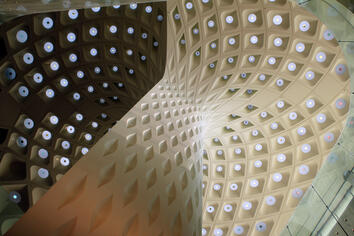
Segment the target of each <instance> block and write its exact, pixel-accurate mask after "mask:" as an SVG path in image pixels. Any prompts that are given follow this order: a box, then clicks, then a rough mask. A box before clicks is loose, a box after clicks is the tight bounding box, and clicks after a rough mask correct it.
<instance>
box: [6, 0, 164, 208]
mask: <svg viewBox="0 0 354 236" xmlns="http://www.w3.org/2000/svg"><path fill="white" fill-rule="evenodd" d="M165 15H166V5H165V4H163V3H154V4H142V5H139V6H138V5H137V4H133V5H130V6H129V5H128V6H122V7H118V6H114V7H109V8H93V9H86V10H70V11H65V12H56V13H46V14H37V15H29V16H24V17H21V18H18V19H16V20H14V21H12V22H9V23H8V24H5V25H3V26H2V27H1V29H0V31H1V40H0V44H1V45H2V46H1V48H2V49H1V59H2V61H1V66H0V73H1V79H0V86H1V87H0V90H1V95H0V96H1V99H2V105H1V108H0V113H1V114H6V115H3V116H1V118H0V125H1V126H0V127H1V140H0V154H1V155H0V156H1V159H0V185H2V186H3V187H5V188H6V189H7V190H9V191H17V192H18V193H19V194H20V196H21V198H22V201H21V202H20V205H21V207H22V209H23V210H24V211H26V210H27V209H28V207H30V206H32V205H33V204H34V203H35V202H36V201H38V199H39V198H40V197H41V196H42V195H43V194H44V193H45V192H46V191H47V189H49V187H50V186H52V185H53V184H54V183H55V182H56V181H57V180H58V179H59V178H60V177H61V176H62V175H63V174H64V173H66V171H67V170H69V169H70V168H71V166H72V165H73V164H75V162H76V161H77V160H79V159H80V158H81V157H82V156H83V155H84V154H86V153H87V151H88V149H89V148H91V147H92V146H93V145H94V144H95V143H96V142H97V141H98V140H99V139H100V138H101V137H102V136H103V134H104V133H106V132H107V130H108V129H109V128H111V127H112V126H113V125H114V124H115V123H116V121H117V120H119V119H121V117H122V116H123V115H124V114H125V113H126V112H127V111H128V110H130V109H131V108H132V107H133V106H134V105H135V104H136V102H138V101H139V99H140V98H141V97H142V96H144V95H145V94H146V93H147V92H148V91H149V90H150V89H151V88H152V87H153V86H154V85H155V84H156V83H157V82H158V81H160V79H161V78H162V76H163V73H164V67H165V57H166V56H165V54H166V34H165V29H166V21H165V20H164V17H165ZM147 22H151V24H150V23H149V24H147ZM132 42H134V43H132Z"/></svg>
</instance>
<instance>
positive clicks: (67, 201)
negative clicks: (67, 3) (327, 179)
mask: <svg viewBox="0 0 354 236" xmlns="http://www.w3.org/2000/svg"><path fill="white" fill-rule="evenodd" d="M150 5H151V6H152V8H151V9H150V8H148V7H147V6H150ZM123 9H124V10H123ZM117 10H119V11H122V12H121V13H122V14H123V16H124V17H123V16H122V18H121V19H120V20H117V16H116V15H115V13H116V11H117ZM102 11H104V16H102V19H101V21H100V20H99V18H96V16H97V15H96V14H103V13H102ZM73 12H74V15H75V14H76V13H75V11H73V10H71V11H66V12H59V13H48V16H49V15H50V14H56V18H55V19H57V20H54V21H53V22H54V23H55V24H56V23H57V22H60V23H59V24H60V25H61V24H63V25H65V26H66V25H67V24H69V23H66V19H67V18H71V16H72V15H71V14H72V13H73ZM100 12H101V13H100ZM64 16H65V17H64ZM79 16H83V17H85V19H82V18H80V19H81V21H79V23H77V25H78V26H77V27H78V31H76V33H75V35H76V36H77V37H80V38H82V44H80V46H79V47H75V48H71V50H78V51H80V56H79V58H84V60H85V64H84V65H82V68H83V69H85V70H88V71H87V72H86V71H85V72H83V74H84V75H86V74H88V75H90V76H91V77H90V78H91V79H92V84H95V86H94V85H92V87H93V91H97V90H99V89H101V87H100V86H102V87H104V86H103V84H102V85H101V83H104V80H108V82H107V83H108V86H109V88H111V87H112V88H114V85H115V83H117V82H118V84H119V83H122V84H123V86H124V88H125V89H126V94H124V95H123V94H121V92H120V91H121V90H119V88H118V90H114V92H112V93H109V94H107V93H105V92H102V94H101V93H99V94H98V95H97V96H92V95H91V94H90V90H91V87H90V86H91V84H90V83H88V84H85V85H83V86H82V87H81V84H80V83H75V80H73V82H74V83H73V84H74V85H75V86H73V87H72V90H70V92H68V93H64V94H65V95H64V96H63V98H62V99H58V103H60V102H63V101H64V100H65V101H66V102H67V101H68V99H69V100H70V99H71V98H74V96H75V95H74V94H75V93H76V92H78V93H80V91H82V92H81V93H82V95H84V96H85V98H86V99H87V100H88V101H90V103H88V104H87V106H86V107H84V106H73V111H71V112H70V115H71V116H72V115H74V114H76V113H77V112H78V111H79V112H80V114H84V112H88V115H87V116H89V115H92V117H93V118H92V119H91V120H90V121H91V122H93V121H95V122H97V123H99V124H101V125H102V127H104V129H103V130H102V132H101V133H99V134H94V133H92V132H91V133H89V134H90V135H93V136H95V135H96V138H95V141H96V142H97V143H96V142H95V143H94V142H91V145H90V146H84V142H86V141H87V139H86V141H85V138H86V135H85V134H86V133H87V132H88V131H87V130H86V129H85V128H88V127H87V126H86V127H81V128H80V126H78V127H76V126H75V125H74V123H72V124H71V123H69V122H66V121H65V122H64V124H63V125H64V126H62V127H61V128H58V133H57V135H58V137H57V136H55V140H57V141H56V144H55V145H54V144H53V147H54V149H53V150H54V152H53V153H55V151H58V150H57V149H55V147H57V146H58V144H60V145H62V142H63V141H64V139H65V140H66V138H68V137H69V136H67V135H68V134H67V133H70V129H71V127H72V128H74V131H75V132H76V130H79V131H80V132H79V133H80V134H81V135H78V136H75V138H74V137H73V138H72V143H73V144H74V145H76V146H75V148H74V149H75V151H74V149H73V152H72V153H71V154H72V156H70V158H68V160H69V163H70V167H71V169H70V170H69V168H67V169H65V170H62V169H61V167H62V166H63V163H61V162H59V165H58V162H57V165H55V161H56V160H61V159H60V158H59V159H55V158H53V159H51V160H52V161H50V162H49V163H50V165H49V166H48V165H47V166H48V167H47V169H46V170H47V171H48V170H49V172H46V173H48V174H49V173H50V175H51V177H52V176H55V178H56V179H55V181H53V179H51V181H52V182H50V183H48V182H46V181H49V178H47V177H48V176H47V177H45V178H43V176H42V177H41V175H43V174H44V172H43V170H41V171H40V170H39V169H38V168H44V167H43V166H42V165H39V164H34V162H35V161H36V160H37V159H38V158H35V159H33V155H32V154H28V156H27V157H25V155H24V154H25V153H33V151H32V152H24V150H21V149H20V148H19V147H18V146H19V142H20V144H21V139H19V135H20V134H22V133H23V135H27V134H28V132H29V131H27V133H26V132H25V131H26V130H21V128H20V125H22V124H26V123H23V122H24V119H25V118H27V117H25V116H22V113H21V112H22V111H27V113H28V112H29V111H31V110H33V102H28V104H29V103H31V104H32V105H31V106H32V107H31V106H30V105H26V106H23V107H20V109H19V110H20V111H19V112H18V113H16V114H17V115H13V116H12V117H13V118H12V122H13V123H8V125H7V126H6V127H5V128H3V129H2V130H5V129H8V130H9V131H8V133H9V134H7V133H6V136H4V137H6V139H4V140H6V142H4V143H5V144H6V145H4V144H3V146H4V149H3V150H1V151H2V153H3V154H2V156H3V157H2V159H1V160H2V162H0V177H2V178H5V180H8V179H6V178H10V177H11V178H15V179H9V183H8V182H4V183H2V182H0V184H1V185H3V186H4V187H5V189H7V190H8V191H18V193H19V194H20V195H21V196H22V192H20V191H22V190H21V189H20V188H19V187H18V186H19V185H16V182H11V181H17V179H16V178H17V175H16V174H13V173H9V172H8V170H9V169H10V170H11V168H7V167H8V166H11V163H13V162H16V161H19V159H20V158H19V156H22V162H25V164H24V166H25V167H26V170H27V171H28V172H27V173H29V174H30V176H32V177H31V178H30V179H29V180H27V181H29V183H30V184H29V185H28V186H30V187H31V189H30V190H29V189H28V190H27V191H28V193H29V194H30V195H31V196H30V198H32V203H34V202H36V201H33V197H37V199H36V200H37V203H36V205H34V206H33V207H32V208H30V209H29V210H28V211H27V212H26V213H25V214H24V216H23V217H22V218H21V219H20V220H19V221H18V222H17V223H16V224H15V225H14V227H13V228H11V229H10V230H9V231H8V233H7V234H6V235H23V234H25V232H28V231H31V232H32V233H33V234H35V235H129V236H133V235H158V236H170V235H174V236H179V235H181V236H182V235H183V236H184V235H188V236H189V235H193V236H194V235H195V236H197V235H198V236H199V235H203V236H206V235H208V236H225V235H227V236H236V235H255V236H262V235H279V234H280V233H281V231H282V230H283V229H284V227H285V226H286V224H287V222H288V219H289V218H290V216H291V215H292V214H293V212H294V210H295V208H296V206H297V205H298V203H299V202H300V200H301V199H302V197H303V196H304V194H305V192H306V190H307V189H308V187H309V186H310V185H311V183H312V181H313V179H314V178H315V176H316V174H317V172H318V171H319V169H320V168H321V166H322V164H323V163H324V161H325V160H326V159H327V156H328V154H329V153H330V152H331V150H332V147H333V146H334V144H335V143H336V141H337V139H338V138H339V136H340V134H341V131H342V129H343V127H344V124H345V120H346V118H347V114H348V110H349V105H350V104H349V103H350V101H349V96H350V88H349V83H350V80H349V78H350V76H349V70H348V66H347V65H346V61H345V58H344V55H343V53H342V51H341V48H340V46H339V45H338V42H337V41H336V39H335V37H334V34H333V33H332V32H331V31H330V30H329V29H328V28H327V27H326V26H325V25H324V24H323V23H322V22H321V21H320V20H319V19H318V18H317V17H315V16H314V15H313V14H311V13H310V12H308V11H306V10H305V9H303V8H301V7H299V6H298V5H296V3H294V2H292V1H287V0H171V1H168V2H167V3H166V5H164V3H153V4H135V3H132V4H130V5H126V6H125V7H123V6H121V7H119V8H118V7H117V6H113V7H108V8H98V7H96V8H92V9H86V10H80V11H79ZM26 17H27V18H28V19H31V20H32V21H33V22H36V21H34V20H33V19H38V18H39V17H42V18H43V17H44V15H43V14H40V15H34V16H26ZM36 17H37V18H36ZM42 18H41V19H42ZM113 20H117V23H116V24H117V28H115V27H112V23H111V22H112V21H113ZM19 22H20V21H19ZM28 22H30V21H28ZM39 22H40V21H39ZM45 23H46V21H45V20H44V18H43V20H42V26H43V27H44V28H45V25H46V24H45ZM43 24H44V25H43ZM130 24H131V25H132V28H133V30H132V29H131V28H130ZM37 26H38V22H37V25H36V23H33V26H31V27H33V30H34V33H35V35H36V34H38V35H39V36H37V38H38V40H39V42H42V44H43V43H44V44H45V42H47V41H46V40H47V37H50V35H47V34H45V33H41V32H42V30H43V27H37ZM142 26H145V27H142ZM21 27H24V25H23V23H17V24H15V23H14V24H13V25H12V26H11V27H8V28H6V27H3V31H2V32H6V34H7V35H12V36H11V37H15V36H14V35H15V34H14V32H19V31H18V30H19V29H25V31H26V28H21ZM36 27H37V28H36ZM92 27H94V29H93V28H92ZM39 28H40V30H37V31H36V29H39ZM64 28H65V27H64V26H63V29H64ZM31 29H32V28H31ZM121 29H123V30H121ZM116 30H117V33H118V34H119V37H118V38H119V39H115V38H114V39H112V40H111V41H110V39H109V37H111V34H112V33H113V32H116ZM144 30H145V31H144ZM147 31H148V32H147ZM58 32H59V33H55V35H56V37H57V38H56V40H58V41H56V42H58V43H59V46H56V45H57V44H55V45H54V48H57V47H61V48H63V49H61V51H63V52H61V53H58V55H60V60H63V61H62V62H60V63H59V64H55V63H54V65H52V64H53V58H46V57H45V56H43V58H42V57H41V53H43V52H40V51H38V46H36V45H38V43H37V39H31V41H30V42H33V43H31V44H28V45H31V47H32V50H37V51H38V58H40V59H41V61H40V62H39V64H41V67H40V68H41V70H43V73H48V75H49V76H50V75H51V73H52V72H53V70H51V68H52V66H54V67H55V66H58V65H62V64H65V62H66V61H65V60H64V59H63V58H64V57H65V56H68V57H67V58H68V60H69V61H70V53H71V51H70V50H66V49H64V48H65V43H67V42H66V41H65V37H66V40H67V41H68V40H69V38H70V36H69V34H67V32H66V31H65V30H62V31H58ZM60 32H65V33H64V35H65V37H64V39H63V40H61V38H60ZM97 32H98V33H100V32H103V34H102V35H103V36H102V37H103V38H101V41H92V42H91V41H90V39H91V37H92V34H93V35H95V34H96V33H97ZM106 32H107V34H106ZM144 32H147V35H149V36H148V41H145V40H142V39H141V38H144V37H145V36H144ZM11 33H12V34H11ZM17 34H18V33H17ZM113 34H114V33H113ZM16 36H17V35H16ZM131 36H132V37H131ZM7 37H10V36H7ZM23 37H24V35H22V36H21V34H20V35H19V36H18V38H19V39H17V38H16V39H17V42H16V40H15V38H14V40H12V41H10V40H8V39H6V40H7V41H5V42H6V43H5V44H4V45H7V44H9V45H10V46H11V43H12V44H14V46H11V47H8V46H6V49H7V48H11V50H14V49H12V47H13V48H16V50H17V51H16V53H14V52H13V51H9V53H8V55H12V56H11V60H10V59H8V57H5V58H6V59H3V61H4V63H2V64H3V65H2V66H1V67H0V69H1V70H4V73H5V74H6V76H7V78H10V77H11V76H12V75H13V73H14V72H15V73H17V72H18V73H23V76H22V74H21V76H20V77H23V78H24V80H23V81H20V82H18V81H17V80H16V79H14V81H13V82H15V83H13V82H11V81H10V82H6V80H3V81H2V85H4V86H3V87H1V89H2V90H3V91H1V93H2V94H6V96H5V95H4V96H3V97H4V98H5V97H6V99H8V100H9V101H10V100H11V102H13V104H14V105H13V106H19V105H18V104H17V103H19V104H21V102H22V101H23V98H21V96H20V97H18V94H16V92H18V93H19V94H21V91H22V90H21V89H20V87H21V86H25V85H27V84H26V83H28V87H29V94H31V93H32V92H31V91H32V89H34V88H35V87H33V88H32V87H31V83H29V82H28V81H27V80H28V79H27V80H26V79H25V78H26V76H25V75H26V74H28V73H29V72H27V71H26V72H22V70H24V69H23V68H26V65H25V64H26V63H25V61H26V59H27V58H26V57H25V56H24V55H25V53H26V52H30V49H31V48H30V47H29V46H28V47H25V48H17V46H16V45H17V44H18V41H19V40H23ZM93 37H95V36H93ZM24 38H26V40H27V36H26V37H24ZM42 38H43V39H42ZM86 39H87V42H86ZM40 40H41V41H40ZM43 40H44V41H43ZM117 40H118V43H117ZM119 40H121V41H119ZM64 41H65V43H64V44H60V43H62V42H64ZM48 42H49V41H48ZM80 42H81V41H80ZM156 42H157V44H156ZM36 43H37V44H36ZM110 43H117V44H119V46H117V47H115V48H116V50H117V52H122V54H123V55H122V54H121V55H119V56H118V57H117V58H116V60H117V62H116V63H117V64H118V65H117V68H118V69H117V72H123V73H124V75H122V76H121V77H117V76H111V74H110V73H111V72H108V71H110V70H114V69H113V67H114V66H113V65H111V64H110V60H109V59H107V58H106V57H104V60H105V61H99V62H98V61H90V58H91V56H93V55H92V54H94V55H95V54H96V53H98V54H99V52H100V51H102V52H103V53H104V55H107V54H109V53H112V51H111V50H112V46H111V45H110ZM42 44H41V45H42ZM49 46H50V45H49ZM52 46H53V45H52ZM92 47H95V48H94V49H96V50H92ZM132 47H134V49H132V50H131V51H129V50H130V49H131V48H132ZM41 50H42V51H43V50H44V51H45V50H46V48H45V47H44V48H41ZM37 51H36V52H37ZM113 51H115V50H113ZM21 53H22V54H21ZM63 55H64V56H63ZM21 56H22V57H21ZM23 56H24V57H23ZM143 56H144V57H145V60H146V61H147V62H146V63H147V64H144V63H145V62H144V63H142V61H145V60H142V57H143ZM132 57H133V58H134V59H133V60H132V59H131V58H132ZM21 58H22V59H23V60H22V61H21ZM58 58H59V57H58ZM108 58H110V57H108ZM58 60H59V59H58ZM86 60H87V62H86ZM69 61H68V62H69ZM18 63H22V64H18ZM23 63H25V64H23ZM69 64H70V63H69ZM70 65H71V64H70ZM143 65H145V67H144V66H143ZM146 65H148V66H146ZM10 66H12V67H11V68H13V71H12V70H10V71H9V69H8V68H9V67H10ZM97 67H98V68H99V70H98V69H97V71H99V72H98V73H97V71H96V68H97ZM110 67H112V68H110ZM90 68H91V70H89V69H90ZM71 70H72V71H73V72H72V73H76V74H74V76H76V77H77V76H78V74H77V72H76V70H75V69H71ZM131 70H133V73H130V72H131ZM32 73H33V72H32ZM100 73H104V75H102V76H101V77H100ZM54 74H55V73H54ZM91 74H93V75H91ZM16 75H17V74H16ZM31 75H32V74H31ZM131 76H133V77H134V78H131ZM53 77H55V78H56V77H57V76H53ZM16 78H17V77H16ZM33 78H34V77H33ZM8 80H9V79H8ZM10 80H11V79H10ZM117 80H118V81H117ZM51 81H52V83H50V84H45V86H43V87H40V88H39V89H37V90H36V91H37V92H36V96H37V97H38V99H42V100H43V101H44V102H43V103H44V104H46V99H48V98H45V96H46V94H47V93H46V92H48V89H52V88H55V91H54V89H53V92H55V95H56V94H57V93H59V94H60V89H58V88H57V87H55V82H54V81H57V80H56V79H53V80H51ZM16 82H17V84H16ZM70 83H71V82H70ZM10 85H11V86H10ZM16 86H17V87H16ZM51 86H52V87H51ZM118 87H119V85H118ZM21 88H22V87H21ZM26 88H27V87H26ZM80 88H82V90H79V89H80ZM57 89H58V91H57ZM114 89H116V88H114ZM76 90H78V91H76ZM103 90H104V89H103ZM84 91H85V92H84ZM50 92H51V91H50ZM81 93H80V94H81ZM16 96H17V97H16ZM70 96H72V97H70ZM114 96H117V98H118V103H112V102H111V100H112V99H111V100H109V98H113V100H114ZM80 98H81V97H80ZM101 99H103V104H105V103H106V102H107V106H101V105H102V104H101V101H102V100H101ZM123 101H124V102H123ZM97 103H98V105H99V106H98V107H97V110H94V107H95V106H94V105H96V104H97ZM9 104H10V103H9ZM128 104H129V105H128ZM60 106H62V107H64V106H65V107H66V106H67V105H66V104H64V105H58V106H57V107H59V108H58V109H60ZM51 107H52V106H51ZM48 109H49V108H44V107H43V110H45V111H48ZM56 109H57V108H56V107H55V108H54V109H53V111H52V112H53V113H54V111H55V110H56ZM63 109H64V108H63ZM7 110H10V109H9V108H7ZM64 110H65V109H64ZM89 110H91V111H90V112H89ZM27 113H24V114H27ZM61 113H62V112H61ZM19 114H21V115H19ZM102 114H106V115H107V117H106V118H110V120H109V122H108V121H107V122H105V118H104V117H103V116H102ZM36 115H37V116H39V115H38V114H37V113H34V115H33V117H35V116H36ZM84 116H86V115H84ZM44 117H45V118H41V119H40V120H36V121H35V122H34V123H35V124H37V123H40V122H42V124H43V128H42V127H41V126H39V127H38V128H37V126H36V128H37V129H38V130H37V131H36V132H34V133H35V134H33V136H31V137H32V138H33V140H34V143H35V141H37V140H38V137H39V135H42V136H41V137H42V138H43V137H45V136H43V131H48V132H50V134H51V131H50V130H44V128H45V127H49V126H45V125H46V124H49V123H48V122H47V123H45V122H46V120H45V119H46V118H47V119H48V115H47V113H46V116H44ZM28 118H30V117H28ZM21 119H22V120H21ZM31 119H34V118H31ZM4 120H6V119H4ZM68 120H69V121H70V116H69V118H68ZM49 122H50V116H49ZM65 125H66V126H65ZM69 125H70V127H69ZM111 127H112V128H111ZM64 131H65V132H66V133H65V134H64V133H63V132H64ZM2 132H3V133H5V132H7V130H5V131H2ZM16 135H17V136H16ZM60 135H63V136H60ZM65 135H66V136H65ZM26 137H28V136H26ZM28 140H30V139H29V138H28ZM26 141H27V139H26ZM31 141H32V140H31ZM16 142H17V146H16V145H14V144H16ZM38 142H39V143H40V144H41V145H45V141H44V142H43V140H41V141H38ZM30 145H32V144H30ZM70 145H72V144H71V143H70ZM39 146H40V145H39V144H35V146H33V147H32V146H31V149H32V150H37V149H36V148H37V147H39ZM0 147H1V146H0ZM33 148H34V149H33ZM83 148H89V149H90V151H89V152H88V149H84V150H86V151H84V152H82V151H83ZM80 152H81V154H80ZM86 152H87V153H86ZM38 153H39V152H38ZM55 155H60V156H61V155H64V154H62V153H60V152H58V154H55ZM54 157H55V156H54ZM65 157H66V156H65ZM28 158H29V159H28ZM42 159H43V158H42ZM44 159H46V158H44ZM38 160H39V159H38ZM75 162H76V163H75ZM1 163H4V164H3V167H2V166H1ZM74 163H75V165H73V164H74ZM22 164H23V163H22ZM60 164H61V166H60ZM37 166H38V167H37ZM58 167H60V168H59V169H58ZM22 168H24V167H22ZM36 168H37V169H36ZM56 168H57V169H56ZM14 170H18V169H14ZM59 170H60V171H59ZM18 173H19V174H23V172H21V170H18ZM1 174H2V175H1ZM64 174H65V175H64ZM9 176H10V177H9ZM27 176H28V175H27ZM59 178H60V181H58V182H57V183H56V184H55V185H53V186H52V187H51V188H50V189H49V187H50V186H51V185H52V183H54V182H56V180H59ZM0 181H1V178H0ZM32 182H33V183H35V184H38V186H35V185H33V184H32ZM11 184H12V185H13V186H12V187H11V186H10V185H11ZM21 184H23V183H21ZM26 184H28V182H26ZM43 184H46V185H47V186H46V187H43V186H44V185H43ZM33 186H35V187H36V188H33ZM48 189H49V190H48ZM47 190H48V191H47ZM45 192H46V194H44V193H45ZM39 198H40V199H39ZM29 206H31V205H29ZM44 212H45V213H46V214H43V213H44ZM47 215H50V216H51V217H47Z"/></svg>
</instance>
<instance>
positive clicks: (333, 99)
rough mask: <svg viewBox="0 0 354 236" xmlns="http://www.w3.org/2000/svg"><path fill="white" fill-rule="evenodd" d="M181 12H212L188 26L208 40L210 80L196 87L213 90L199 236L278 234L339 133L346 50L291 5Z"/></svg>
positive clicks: (217, 5)
mask: <svg viewBox="0 0 354 236" xmlns="http://www.w3.org/2000/svg"><path fill="white" fill-rule="evenodd" d="M184 7H185V9H187V16H186V17H188V13H190V12H191V11H193V9H194V10H195V11H197V10H198V9H202V10H201V12H204V11H203V10H204V9H207V8H208V7H209V9H210V10H205V12H208V13H205V14H203V13H201V15H203V19H202V20H201V21H199V22H198V23H194V25H193V26H192V29H191V31H192V34H191V36H192V39H195V38H197V37H200V36H202V35H207V37H206V38H205V39H204V45H202V50H203V48H204V50H205V51H204V52H205V53H204V57H202V59H201V61H203V59H204V65H207V66H208V68H206V69H205V71H203V72H204V73H205V75H207V74H208V73H212V74H213V76H214V81H213V83H212V84H206V83H205V86H204V84H200V85H199V86H200V91H203V89H204V90H206V91H208V95H207V97H206V98H205V99H204V100H203V101H202V103H203V102H204V103H203V108H202V109H203V110H204V111H205V113H204V114H205V116H206V117H207V126H206V127H207V131H206V134H205V136H204V139H203V144H204V149H205V150H204V154H203V175H204V177H203V204H204V205H203V231H202V235H212V236H220V235H278V234H279V233H280V232H281V230H282V229H283V227H284V226H285V224H286V223H287V220H288V218H289V217H290V216H291V214H292V212H293V210H294V208H295V207H296V206H297V204H298V202H299V200H300V199H301V197H302V196H303V194H304V192H305V191H306V189H307V187H308V186H309V185H310V184H311V182H312V179H313V178H314V177H315V175H316V173H317V171H318V169H319V168H320V167H321V165H322V162H323V161H324V160H326V158H327V154H328V153H329V152H330V150H331V148H332V146H333V145H334V144H335V142H336V139H337V138H338V137H339V135H340V132H341V130H342V128H343V125H344V121H345V118H346V114H347V111H348V109H349V104H348V103H349V94H350V91H349V80H348V79H349V74H348V70H347V68H346V65H345V61H344V57H343V55H342V53H341V49H340V47H339V46H338V44H337V42H336V40H335V39H334V35H333V34H332V33H331V32H330V31H329V30H327V28H326V27H325V26H324V25H323V24H322V23H321V22H320V21H319V20H318V19H317V18H316V17H314V16H313V15H312V14H310V13H308V12H306V11H305V10H303V9H301V8H299V7H297V6H295V5H294V4H291V3H288V2H286V1H264V2H263V1H243V2H233V1H229V2H225V1H220V2H219V1H202V2H201V3H199V2H198V3H195V4H194V7H193V8H191V9H189V10H188V8H190V7H189V6H188V2H186V3H185V6H184ZM235 9H237V10H235ZM196 14H197V15H198V13H196ZM196 29H198V30H196ZM202 52H203V51H202ZM201 55H203V53H201ZM198 57H200V55H199V50H197V51H195V53H194V57H193V60H192V65H193V62H196V61H197V60H199V58H198ZM203 75H204V74H202V75H201V76H203ZM198 98H199V96H198V95H197V97H196V99H197V100H198ZM214 108H215V109H214ZM211 109H213V111H212V112H210V110H211Z"/></svg>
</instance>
